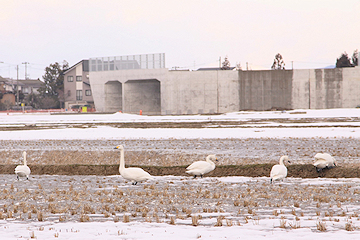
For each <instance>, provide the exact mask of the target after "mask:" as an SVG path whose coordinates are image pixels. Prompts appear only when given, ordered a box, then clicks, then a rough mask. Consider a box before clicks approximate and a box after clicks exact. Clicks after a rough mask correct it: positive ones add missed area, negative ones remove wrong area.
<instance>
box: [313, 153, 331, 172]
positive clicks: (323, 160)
mask: <svg viewBox="0 0 360 240" xmlns="http://www.w3.org/2000/svg"><path fill="white" fill-rule="evenodd" d="M314 158H315V162H314V166H315V167H316V171H318V172H320V171H321V170H323V169H324V168H333V167H336V160H335V158H333V157H332V156H331V155H330V154H328V153H317V154H315V157H314Z"/></svg>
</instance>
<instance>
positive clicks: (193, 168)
mask: <svg viewBox="0 0 360 240" xmlns="http://www.w3.org/2000/svg"><path fill="white" fill-rule="evenodd" d="M213 161H217V158H216V157H215V155H209V156H207V157H206V161H197V162H193V163H192V164H191V165H190V166H188V167H187V168H186V170H187V171H186V173H188V174H191V175H194V178H196V176H201V177H202V176H203V175H204V174H205V173H208V172H211V171H212V170H214V169H215V163H214V162H213Z"/></svg>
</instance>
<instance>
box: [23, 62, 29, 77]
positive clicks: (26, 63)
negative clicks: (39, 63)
mask: <svg viewBox="0 0 360 240" xmlns="http://www.w3.org/2000/svg"><path fill="white" fill-rule="evenodd" d="M22 64H25V80H26V79H27V65H28V64H29V63H28V62H23V63H22Z"/></svg>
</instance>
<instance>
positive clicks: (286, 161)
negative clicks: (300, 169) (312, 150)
mask: <svg viewBox="0 0 360 240" xmlns="http://www.w3.org/2000/svg"><path fill="white" fill-rule="evenodd" d="M281 160H282V161H283V163H291V162H290V160H289V157H288V156H282V157H281V158H280V161H281Z"/></svg>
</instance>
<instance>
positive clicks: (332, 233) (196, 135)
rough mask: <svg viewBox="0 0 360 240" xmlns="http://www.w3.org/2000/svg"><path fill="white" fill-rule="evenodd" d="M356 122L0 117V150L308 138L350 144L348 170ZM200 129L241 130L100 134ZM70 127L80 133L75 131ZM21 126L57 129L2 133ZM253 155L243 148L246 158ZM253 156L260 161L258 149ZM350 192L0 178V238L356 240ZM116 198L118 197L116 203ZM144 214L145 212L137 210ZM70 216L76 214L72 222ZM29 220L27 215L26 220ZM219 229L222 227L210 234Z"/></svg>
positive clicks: (240, 182) (265, 183) (311, 183)
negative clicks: (44, 144)
mask: <svg viewBox="0 0 360 240" xmlns="http://www.w3.org/2000/svg"><path fill="white" fill-rule="evenodd" d="M359 118H360V109H332V110H294V111H286V112H239V113H231V114H224V115H212V116H200V115H199V116H138V115H130V114H122V113H116V114H79V115H47V114H9V115H7V114H6V113H2V114H0V127H2V128H3V129H2V130H3V131H0V140H1V141H3V142H4V143H6V142H8V141H10V140H11V141H12V142H11V141H10V142H11V143H13V141H18V140H22V141H40V140H45V141H46V140H49V141H54V140H59V141H60V140H70V141H75V142H76V141H81V140H83V141H85V143H86V141H87V140H93V141H103V142H106V141H109V140H110V141H131V140H137V139H138V140H143V141H155V140H156V141H158V140H164V141H169V142H171V141H172V140H177V141H181V140H191V139H192V140H199V139H200V140H201V139H203V140H204V141H209V142H211V141H212V140H213V139H220V140H218V141H221V139H222V140H224V141H226V140H229V139H235V140H239V141H240V140H244V139H245V140H246V139H248V138H252V139H259V140H263V139H270V141H271V139H274V140H279V141H281V142H280V143H281V144H284V145H285V144H286V142H287V140H289V141H290V140H291V139H292V138H296V139H297V140H296V141H301V139H304V140H305V139H307V140H306V141H308V140H309V139H316V144H319V143H321V141H322V139H323V140H324V141H328V140H329V139H330V140H334V139H336V140H339V141H340V140H341V139H342V140H344V142H346V143H347V142H348V141H350V142H352V141H353V140H355V142H354V143H355V145H352V146H351V148H352V152H351V155H352V156H351V158H352V161H354V162H357V161H358V160H359V157H358V156H357V147H356V141H358V140H359V138H360V132H359V130H360V129H359V126H360V121H359ZM202 121H203V122H208V121H219V122H221V121H224V122H225V121H234V122H243V124H241V125H239V124H237V125H234V126H228V125H227V126H221V125H220V126H216V127H214V126H211V127H207V128H181V129H177V128H136V129H134V128H131V129H129V128H117V127H113V126H106V125H101V126H100V125H99V124H100V123H119V124H120V123H128V122H145V123H147V122H148V123H150V122H202ZM78 124H80V125H81V127H74V126H75V125H78ZM26 125H43V126H52V125H53V126H54V125H56V128H49V129H41V130H16V131H10V130H6V128H8V127H9V128H10V127H16V126H26ZM298 139H300V140H298ZM284 141H285V142H284ZM290 142H292V141H290ZM310 142H311V141H310ZM111 143H112V142H111ZM281 144H280V145H281ZM4 145H5V150H3V151H7V149H12V150H14V149H15V150H22V148H21V147H19V146H10V145H7V144H4ZM134 145H136V144H134ZM64 146H66V145H61V147H60V148H63V147H64ZM144 146H145V144H144ZM206 146H212V145H211V144H207V145H205V147H204V148H207V147H206ZM226 146H227V145H226ZM331 146H332V148H331V149H332V150H334V151H336V150H337V147H338V145H337V144H334V145H331ZM194 147H195V146H194ZM279 147H280V148H281V146H279ZM296 147H297V146H294V148H296ZM311 147H312V146H309V148H311ZM314 147H317V146H314ZM134 148H135V146H134ZM203 150H204V152H205V150H206V149H203ZM209 150H210V149H209ZM227 150H229V149H227ZM255 150H256V149H255ZM255 150H254V149H251V152H254V151H255ZM232 151H236V149H233V150H232ZM249 151H250V150H249ZM262 151H263V152H264V154H265V153H266V147H265V148H264V149H262ZM269 151H270V150H269ZM348 155H349V154H348ZM342 157H343V158H345V156H342ZM359 183H360V180H359V179H297V178H296V179H295V178H288V179H287V180H286V181H285V182H284V183H280V184H276V185H273V186H270V185H269V179H268V178H266V177H263V178H244V177H223V178H211V177H207V178H203V179H195V180H194V179H191V178H190V177H173V176H165V177H156V179H155V180H154V181H150V182H147V183H143V184H140V185H138V186H132V185H130V184H129V183H127V182H125V181H124V180H123V179H122V178H121V177H120V176H107V177H97V176H56V175H52V176H46V175H34V176H31V181H19V182H18V181H16V180H15V178H14V176H13V175H4V174H3V175H0V185H1V187H2V190H0V212H1V210H2V216H3V218H4V219H3V220H0V235H1V239H30V238H31V237H32V236H33V237H34V238H36V239H169V238H171V239H265V238H266V239H289V238H291V239H309V238H317V239H319V240H321V239H328V238H332V239H339V238H346V239H359V235H360V230H359V227H360V220H359V214H360V212H359V210H358V209H359V205H360V196H359V194H360V189H359ZM104 191H105V192H104ZM69 194H70V195H69ZM118 194H122V195H121V197H120V196H119V195H118ZM76 197H78V199H76ZM74 198H75V199H74ZM109 199H112V200H109ZM72 203H73V204H72ZM5 205H6V206H5ZM89 206H90V208H89ZM14 207H15V208H16V209H14ZM115 207H119V209H117V210H116V209H115ZM146 208H148V210H144V209H146ZM24 209H25V210H24ZM33 209H35V210H33ZM84 209H87V210H84ZM5 210H6V211H5ZM71 210H76V211H77V212H76V213H74V214H73V215H72V214H71ZM91 210H93V211H91ZM32 211H33V212H32ZM81 211H84V212H81ZM86 211H87V212H86ZM10 212H11V213H10ZM29 212H30V213H32V215H31V216H30V218H29ZM39 212H42V213H43V214H44V215H43V221H39V218H38V213H39ZM144 212H145V213H146V214H145V213H144ZM82 213H83V215H81V214H82ZM9 214H10V215H9ZM85 215H86V216H87V217H88V221H87V220H86V216H85ZM108 215H109V216H108ZM124 215H129V217H130V220H129V222H126V221H124ZM81 216H82V217H83V220H84V217H85V222H81V219H80V217H81ZM171 217H173V218H171ZM171 219H172V220H173V221H174V222H172V224H170V223H171ZM194 222H195V224H194ZM219 222H221V223H222V226H215V225H219V224H218V223H219ZM193 225H198V226H193ZM321 230H324V231H321ZM348 230H353V231H348Z"/></svg>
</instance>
